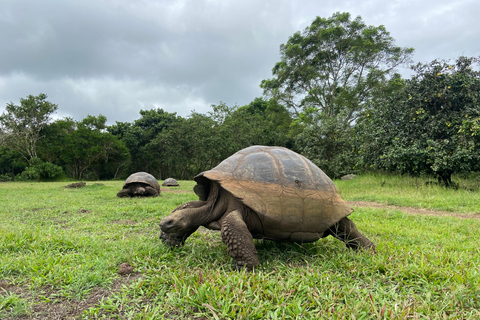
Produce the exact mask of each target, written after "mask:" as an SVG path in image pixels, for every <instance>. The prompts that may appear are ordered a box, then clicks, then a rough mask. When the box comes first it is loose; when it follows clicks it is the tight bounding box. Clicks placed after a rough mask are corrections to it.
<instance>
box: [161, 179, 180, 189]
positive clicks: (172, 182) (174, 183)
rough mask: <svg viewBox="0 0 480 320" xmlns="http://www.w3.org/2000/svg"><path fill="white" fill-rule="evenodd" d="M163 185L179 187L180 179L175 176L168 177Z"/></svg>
mask: <svg viewBox="0 0 480 320" xmlns="http://www.w3.org/2000/svg"><path fill="white" fill-rule="evenodd" d="M162 186H164V187H178V186H179V184H178V181H177V180H175V179H173V178H167V179H165V181H163V183H162Z"/></svg>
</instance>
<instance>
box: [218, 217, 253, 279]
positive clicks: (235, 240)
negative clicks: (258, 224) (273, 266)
mask: <svg viewBox="0 0 480 320" xmlns="http://www.w3.org/2000/svg"><path fill="white" fill-rule="evenodd" d="M222 220H223V221H222V224H221V233H222V241H223V243H225V245H226V246H227V251H228V254H229V255H230V256H231V257H232V258H233V260H234V263H235V268H236V269H241V268H244V267H246V268H247V269H248V270H252V269H253V267H255V266H256V265H258V255H257V250H256V249H255V244H254V243H253V237H252V234H251V233H250V231H249V230H248V228H247V225H246V224H245V221H244V220H243V217H242V214H241V213H240V211H238V210H234V211H232V212H230V213H229V214H228V215H227V216H226V217H225V218H224V219H222Z"/></svg>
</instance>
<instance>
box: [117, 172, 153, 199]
mask: <svg viewBox="0 0 480 320" xmlns="http://www.w3.org/2000/svg"><path fill="white" fill-rule="evenodd" d="M159 194H160V184H158V181H157V179H155V177H154V176H152V175H151V174H149V173H146V172H136V173H133V174H131V175H130V176H129V177H128V178H127V180H125V183H124V184H123V189H122V190H120V191H119V192H118V193H117V197H156V196H158V195H159Z"/></svg>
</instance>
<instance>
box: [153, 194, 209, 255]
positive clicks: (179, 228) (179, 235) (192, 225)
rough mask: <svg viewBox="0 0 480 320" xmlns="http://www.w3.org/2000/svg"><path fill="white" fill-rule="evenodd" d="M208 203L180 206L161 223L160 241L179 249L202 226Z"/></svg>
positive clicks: (192, 203) (194, 202)
mask: <svg viewBox="0 0 480 320" xmlns="http://www.w3.org/2000/svg"><path fill="white" fill-rule="evenodd" d="M207 207H208V205H207V202H206V201H190V202H187V203H185V204H182V205H181V206H178V207H177V208H176V209H175V210H173V211H172V213H170V215H168V216H167V217H165V218H163V219H162V221H160V229H161V230H162V232H161V234H160V239H162V241H163V242H164V243H165V244H168V245H169V246H171V247H179V246H182V245H183V244H184V243H185V240H186V239H187V238H188V237H189V236H190V235H191V234H192V233H194V232H195V231H196V230H197V229H198V227H200V226H201V225H202V222H203V221H202V220H203V219H202V216H203V214H204V213H205V211H206V209H207Z"/></svg>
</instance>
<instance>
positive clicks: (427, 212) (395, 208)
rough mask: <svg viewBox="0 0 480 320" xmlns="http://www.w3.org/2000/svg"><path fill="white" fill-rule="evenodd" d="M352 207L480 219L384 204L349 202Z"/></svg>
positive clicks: (452, 213) (453, 213)
mask: <svg viewBox="0 0 480 320" xmlns="http://www.w3.org/2000/svg"><path fill="white" fill-rule="evenodd" d="M347 203H348V204H350V205H351V206H352V207H368V208H379V209H387V210H399V211H402V212H405V213H408V214H421V215H427V216H447V217H455V218H460V219H480V213H479V212H476V213H470V214H468V213H456V212H449V211H439V210H432V209H423V208H413V207H399V206H393V205H387V204H384V203H378V202H370V201H347Z"/></svg>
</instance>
